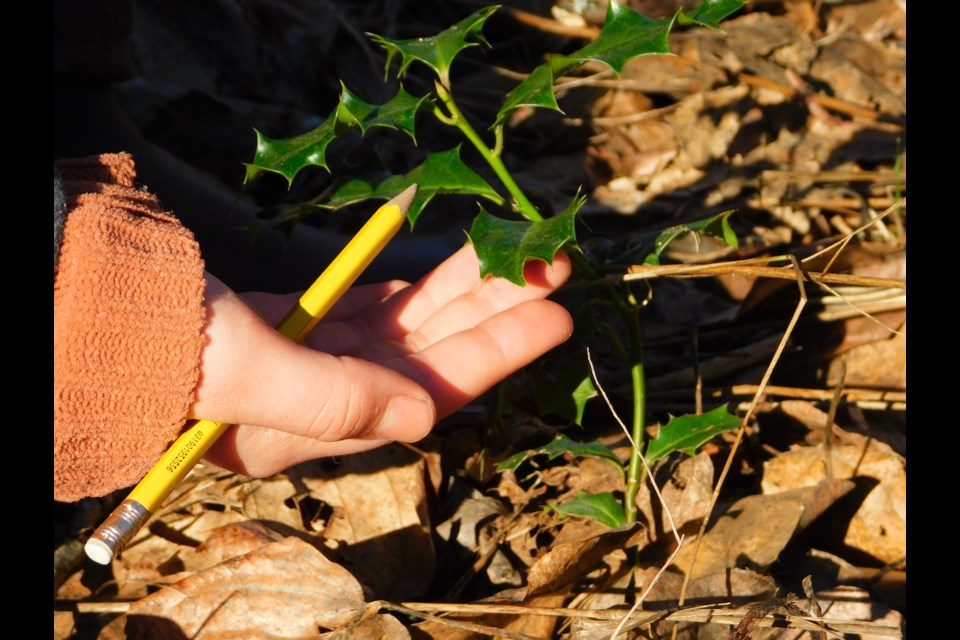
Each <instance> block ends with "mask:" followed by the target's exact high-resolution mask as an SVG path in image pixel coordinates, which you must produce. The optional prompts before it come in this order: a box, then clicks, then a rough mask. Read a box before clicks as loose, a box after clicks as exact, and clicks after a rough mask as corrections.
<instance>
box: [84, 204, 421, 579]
mask: <svg viewBox="0 0 960 640" xmlns="http://www.w3.org/2000/svg"><path fill="white" fill-rule="evenodd" d="M416 195H417V185H411V186H410V187H409V188H407V189H406V190H404V191H403V192H402V193H400V194H399V195H397V196H396V197H395V198H393V199H392V200H390V201H389V202H387V203H386V204H384V205H383V206H382V207H380V208H379V209H377V211H376V212H375V213H374V214H373V215H372V216H371V217H370V220H368V221H367V223H366V224H365V225H364V226H363V228H361V229H360V231H358V232H357V235H355V236H354V237H353V239H352V240H350V242H349V243H348V244H347V246H346V247H344V249H343V251H341V252H340V254H339V255H337V257H336V258H334V260H333V262H331V263H330V266H328V267H327V268H326V270H324V272H323V273H322V274H320V277H319V278H317V279H316V281H315V282H314V283H313V284H312V285H310V288H309V289H307V290H306V291H305V292H304V294H303V295H302V296H300V300H299V304H297V305H296V306H295V307H293V308H292V309H291V310H290V311H289V312H288V313H287V315H286V316H285V317H284V318H283V320H281V321H280V324H278V325H277V330H278V331H279V332H280V333H282V334H283V335H285V336H287V337H288V338H290V339H291V340H293V341H295V342H302V341H303V339H304V338H305V337H306V336H307V334H308V333H310V331H312V330H313V328H314V327H315V326H316V325H317V323H318V322H319V321H320V319H321V318H322V317H323V316H324V315H325V314H326V313H327V312H328V311H329V310H330V308H331V307H333V305H334V304H335V303H336V302H337V300H339V299H340V297H341V296H343V294H344V293H346V291H347V289H349V288H350V286H351V285H352V284H353V283H354V281H355V280H356V279H357V277H358V276H359V275H360V274H361V273H362V272H363V270H364V269H366V268H367V266H369V265H370V263H371V262H373V259H374V258H376V257H377V254H379V253H380V251H382V250H383V248H384V247H385V246H386V245H387V243H388V242H390V240H391V238H393V236H395V235H396V233H397V231H399V230H400V227H402V226H403V222H404V220H406V215H407V209H409V208H410V204H411V203H412V202H413V198H414V197H415V196H416ZM229 426H230V425H229V424H227V423H223V422H212V421H210V420H194V421H191V423H189V427H188V428H187V429H186V430H185V431H184V432H183V433H182V434H181V435H180V437H179V438H177V439H176V441H174V443H173V444H172V445H171V446H170V448H169V449H168V450H167V452H166V453H165V454H163V456H162V457H161V458H160V460H159V461H158V462H157V463H156V464H155V465H154V466H153V468H152V469H151V470H150V471H149V472H148V473H147V475H146V476H144V478H143V480H141V481H140V484H138V485H137V486H136V487H134V489H133V491H131V492H130V495H129V496H128V497H127V499H126V500H124V501H123V502H122V503H121V504H120V506H118V507H117V508H116V509H115V510H114V512H113V513H112V514H111V515H110V517H108V518H107V519H106V520H105V521H104V523H103V524H102V525H100V527H99V528H98V529H97V530H96V531H94V532H93V535H92V536H90V539H89V540H88V541H87V543H86V545H85V546H84V550H85V551H86V553H87V556H89V557H90V559H91V560H93V561H94V562H97V563H99V564H108V563H109V562H110V561H111V560H112V559H113V558H114V556H115V555H116V554H117V553H119V552H120V551H121V550H122V549H123V547H124V546H126V544H127V542H129V541H130V539H131V538H133V536H134V535H136V533H137V532H138V531H139V530H140V528H141V527H142V526H143V525H144V523H146V521H147V520H148V519H149V518H150V516H151V515H152V514H153V513H154V512H155V511H156V510H157V509H158V508H159V507H160V505H162V504H163V501H164V500H166V499H167V496H169V495H170V492H172V491H173V490H174V489H175V488H176V487H177V485H179V484H180V482H181V481H182V480H183V478H184V477H185V476H186V475H187V474H188V473H190V470H191V469H192V468H193V467H194V465H196V464H197V462H199V461H200V459H201V458H202V457H203V456H204V454H205V453H206V452H207V450H208V449H210V446H211V445H212V444H213V443H214V442H216V440H217V438H219V437H220V436H221V435H222V434H223V432H224V431H226V430H227V427H229Z"/></svg>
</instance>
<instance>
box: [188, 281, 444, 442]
mask: <svg viewBox="0 0 960 640" xmlns="http://www.w3.org/2000/svg"><path fill="white" fill-rule="evenodd" d="M211 284H212V283H211ZM208 293H211V292H208ZM213 293H214V294H213V295H208V300H209V301H210V302H209V303H208V322H207V327H206V334H207V338H208V340H207V344H206V345H205V347H204V350H203V353H202V359H201V376H200V383H199V385H198V386H197V392H196V400H195V401H194V403H193V405H192V406H191V407H190V417H192V418H205V419H208V420H215V421H218V422H227V423H230V424H249V425H255V426H259V427H267V428H271V429H276V430H279V431H283V432H286V433H290V434H294V435H297V436H302V437H306V438H310V439H313V440H318V441H321V442H337V441H341V440H347V439H353V438H360V439H368V438H373V439H386V440H401V441H408V442H413V441H416V440H419V439H421V438H422V437H423V436H424V435H426V434H427V433H428V432H429V431H430V429H431V428H432V426H433V424H434V422H435V420H436V408H435V406H434V403H433V399H432V398H431V397H430V394H429V393H428V392H427V391H426V390H425V389H424V388H423V387H421V386H420V385H419V384H417V383H416V382H414V381H413V380H410V379H409V378H407V377H405V376H403V375H401V374H399V373H397V372H395V371H393V370H391V369H388V368H386V367H383V366H380V365H377V364H375V363H372V362H368V361H366V360H361V359H358V358H351V357H335V356H331V355H329V354H326V353H322V352H319V351H314V350H312V349H310V348H308V347H305V346H302V345H298V344H295V343H293V342H291V341H290V340H289V339H287V338H285V337H284V336H282V335H280V334H279V333H278V332H277V331H275V330H274V329H272V328H271V327H269V326H267V325H266V324H265V323H264V322H263V321H262V320H261V319H260V317H259V316H257V314H256V313H254V312H253V311H252V310H251V309H250V307H249V306H247V305H246V303H245V302H244V301H243V300H242V299H240V298H239V297H238V296H237V295H236V294H234V293H233V292H232V291H230V290H229V289H226V288H225V287H224V288H223V289H222V290H219V291H215V292H213Z"/></svg>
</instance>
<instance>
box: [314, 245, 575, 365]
mask: <svg viewBox="0 0 960 640" xmlns="http://www.w3.org/2000/svg"><path fill="white" fill-rule="evenodd" d="M569 274H570V262H569V259H568V258H567V257H566V255H565V254H563V253H558V254H557V256H556V258H555V259H554V263H553V265H552V266H548V265H547V264H546V263H544V262H542V261H533V262H531V263H529V264H527V266H526V268H525V270H524V276H525V278H526V281H527V283H528V284H527V286H526V287H520V286H517V285H515V284H513V283H511V282H509V281H507V280H504V279H502V278H487V279H485V280H482V281H481V280H480V279H479V267H478V265H477V258H476V254H475V253H474V251H473V247H471V246H466V247H464V248H463V249H461V250H460V251H458V252H457V253H456V254H455V255H454V256H452V257H451V258H450V259H449V260H447V261H446V262H445V263H444V264H442V265H441V266H440V267H438V268H437V269H436V270H435V271H433V272H432V273H430V274H429V275H428V276H426V277H425V278H424V279H423V280H421V281H420V282H418V283H417V284H415V285H412V286H410V287H406V288H403V289H401V290H399V291H397V292H396V293H394V294H393V295H392V296H390V297H389V298H387V299H386V300H384V301H383V302H382V303H380V304H378V305H373V306H371V307H369V308H367V309H366V310H364V311H362V312H360V313H358V314H356V315H355V316H353V317H352V318H351V319H350V322H349V326H336V325H335V324H332V325H330V326H326V325H325V326H322V327H320V328H319V329H318V331H316V332H315V335H313V336H312V337H311V339H310V341H309V344H310V345H311V346H313V347H315V348H317V349H320V350H324V351H328V352H331V353H354V354H357V355H359V354H360V353H362V354H363V355H364V357H375V356H377V354H379V356H380V357H396V356H398V355H400V353H401V352H402V351H416V350H419V349H422V348H425V347H426V346H427V345H429V344H433V343H434V342H437V341H439V340H442V339H443V338H445V337H447V336H449V335H453V334H455V333H457V332H459V331H462V330H464V329H467V328H469V327H472V326H474V325H476V324H477V323H479V322H482V321H484V320H486V319H487V318H489V317H491V316H493V315H494V314H496V313H499V312H501V311H503V310H506V309H509V308H510V307H512V306H514V305H517V304H519V303H521V302H524V301H527V300H535V299H541V298H545V297H547V296H548V295H550V294H551V293H552V292H553V291H555V290H556V288H557V287H559V286H560V285H561V284H563V282H565V281H566V279H567V278H568V277H569ZM378 342H380V343H384V344H380V345H377V346H374V347H371V345H372V344H375V343H378ZM361 347H362V348H363V350H362V352H361V351H358V350H359V349H361Z"/></svg>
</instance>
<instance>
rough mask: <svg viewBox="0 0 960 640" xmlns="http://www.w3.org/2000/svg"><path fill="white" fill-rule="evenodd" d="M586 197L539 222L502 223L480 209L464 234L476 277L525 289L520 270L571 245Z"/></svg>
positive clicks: (548, 259) (501, 220)
mask: <svg viewBox="0 0 960 640" xmlns="http://www.w3.org/2000/svg"><path fill="white" fill-rule="evenodd" d="M584 202H586V196H581V195H580V194H579V193H578V194H577V195H576V196H574V198H573V200H572V201H571V202H570V205H569V206H568V207H567V209H566V210H565V211H563V212H562V213H559V214H557V215H555V216H553V217H552V218H547V219H546V220H541V221H539V222H528V221H513V220H503V219H501V218H497V217H496V216H494V215H492V214H490V213H488V212H487V211H486V210H484V209H483V208H481V209H480V214H479V215H478V216H477V217H476V218H474V219H473V225H471V227H470V231H469V233H468V234H467V235H468V236H469V237H470V242H471V243H473V246H474V249H475V250H476V252H477V259H478V260H479V262H480V277H481V278H485V277H486V276H488V275H492V276H494V277H495V278H506V279H507V280H509V281H510V282H513V283H515V284H518V285H520V286H521V287H522V286H526V282H525V281H524V279H523V267H524V265H526V264H527V262H529V261H530V260H537V259H539V260H543V261H544V262H546V263H547V264H552V263H553V256H554V254H556V253H557V251H559V250H560V247H562V246H564V245H565V244H567V243H568V242H573V243H575V242H576V241H577V240H576V231H575V224H574V223H575V221H576V215H577V212H578V211H579V210H580V207H582V206H583V203H584Z"/></svg>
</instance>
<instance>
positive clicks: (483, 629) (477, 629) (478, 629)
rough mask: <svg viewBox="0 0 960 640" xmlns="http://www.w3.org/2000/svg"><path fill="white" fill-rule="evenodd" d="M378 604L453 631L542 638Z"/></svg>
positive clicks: (515, 639) (519, 639)
mask: <svg viewBox="0 0 960 640" xmlns="http://www.w3.org/2000/svg"><path fill="white" fill-rule="evenodd" d="M378 604H379V605H380V607H381V608H383V609H387V610H388V611H396V612H397V613H403V614H406V615H408V616H414V617H416V618H422V619H424V620H431V621H433V622H438V623H440V624H445V625H447V626H448V627H453V628H455V629H464V630H466V631H472V632H474V633H482V634H484V635H487V636H490V637H492V638H512V639H513V640H543V638H538V637H536V636H531V635H527V634H526V633H518V632H516V631H507V630H506V629H499V628H496V627H491V626H488V625H485V624H476V623H474V622H464V621H462V620H454V619H452V618H443V617H441V616H435V615H433V614H430V613H425V612H423V611H418V610H417V609H416V608H411V607H408V606H405V605H403V604H394V603H392V602H386V601H385V600H380V601H379V602H378Z"/></svg>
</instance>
